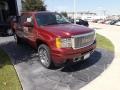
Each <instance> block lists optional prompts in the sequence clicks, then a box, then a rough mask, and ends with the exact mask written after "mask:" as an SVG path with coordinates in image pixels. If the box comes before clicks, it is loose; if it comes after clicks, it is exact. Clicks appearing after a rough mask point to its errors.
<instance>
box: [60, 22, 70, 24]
mask: <svg viewBox="0 0 120 90" xmlns="http://www.w3.org/2000/svg"><path fill="white" fill-rule="evenodd" d="M59 24H70V22H62V23H59Z"/></svg>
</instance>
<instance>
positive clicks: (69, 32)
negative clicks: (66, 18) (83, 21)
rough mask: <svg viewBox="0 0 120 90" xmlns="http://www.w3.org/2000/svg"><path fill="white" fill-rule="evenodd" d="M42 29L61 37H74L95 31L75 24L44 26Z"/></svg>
mask: <svg viewBox="0 0 120 90" xmlns="http://www.w3.org/2000/svg"><path fill="white" fill-rule="evenodd" d="M42 29H43V30H46V31H48V32H50V33H53V34H55V35H56V36H60V37H71V36H74V35H79V34H85V33H89V32H92V31H93V30H92V29H90V28H88V27H85V26H82V25H75V24H59V25H49V26H43V28H42Z"/></svg>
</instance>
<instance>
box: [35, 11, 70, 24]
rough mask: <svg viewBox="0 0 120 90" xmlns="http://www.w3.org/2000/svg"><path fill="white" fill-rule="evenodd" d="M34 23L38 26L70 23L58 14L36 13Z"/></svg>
mask: <svg viewBox="0 0 120 90" xmlns="http://www.w3.org/2000/svg"><path fill="white" fill-rule="evenodd" d="M36 21H37V24H38V25H39V26H41V25H42V26H46V25H55V24H68V23H70V22H69V21H68V20H67V19H66V18H65V17H64V16H62V15H61V14H58V13H38V14H36Z"/></svg>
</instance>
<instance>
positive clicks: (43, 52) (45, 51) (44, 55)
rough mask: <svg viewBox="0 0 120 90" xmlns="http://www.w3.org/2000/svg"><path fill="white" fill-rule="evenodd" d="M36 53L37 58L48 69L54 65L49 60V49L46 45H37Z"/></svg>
mask: <svg viewBox="0 0 120 90" xmlns="http://www.w3.org/2000/svg"><path fill="white" fill-rule="evenodd" d="M38 55H39V60H40V63H41V64H42V66H44V67H45V68H48V69H50V68H52V67H53V66H54V64H53V62H52V60H51V55H50V49H49V47H48V46H47V45H45V44H41V45H39V46H38Z"/></svg>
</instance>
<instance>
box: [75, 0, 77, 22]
mask: <svg viewBox="0 0 120 90" xmlns="http://www.w3.org/2000/svg"><path fill="white" fill-rule="evenodd" d="M76 14H77V12H76V0H74V24H76Z"/></svg>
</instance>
